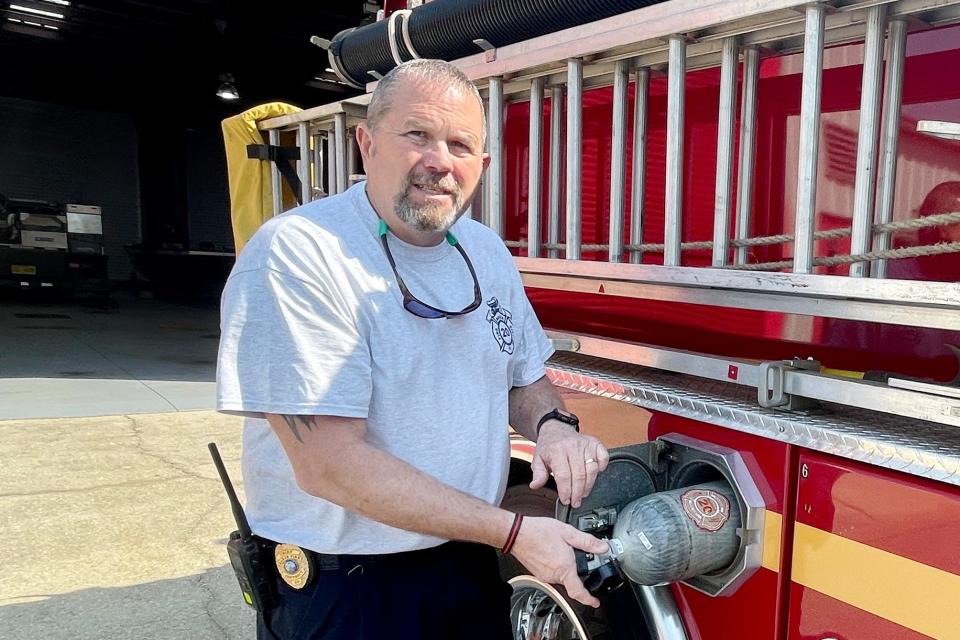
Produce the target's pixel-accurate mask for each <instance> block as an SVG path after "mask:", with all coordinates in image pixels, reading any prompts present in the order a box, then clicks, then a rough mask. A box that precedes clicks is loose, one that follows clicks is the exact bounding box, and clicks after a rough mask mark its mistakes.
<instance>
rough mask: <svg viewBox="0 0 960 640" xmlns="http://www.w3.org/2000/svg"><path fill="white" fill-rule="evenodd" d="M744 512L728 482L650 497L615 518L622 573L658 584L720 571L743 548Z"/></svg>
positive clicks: (613, 541) (640, 581)
mask: <svg viewBox="0 0 960 640" xmlns="http://www.w3.org/2000/svg"><path fill="white" fill-rule="evenodd" d="M739 528H740V508H739V504H738V502H737V499H736V496H735V495H734V491H733V489H732V488H731V486H730V485H729V484H728V483H727V482H724V481H717V482H710V483H706V484H700V485H694V486H690V487H683V488H681V489H674V490H672V491H662V492H659V493H651V494H649V495H647V496H644V497H642V498H639V499H638V500H634V501H633V502H631V503H630V504H628V505H627V506H626V507H625V508H624V509H623V510H621V511H620V513H619V514H618V515H617V523H616V525H614V529H613V538H612V539H611V540H610V548H611V550H612V552H613V555H614V556H615V557H616V560H617V562H618V563H619V565H620V568H621V570H622V571H623V573H624V575H626V576H627V578H629V579H630V580H632V581H633V582H635V583H637V584H641V585H657V584H665V583H669V582H676V581H679V580H686V579H688V578H692V577H694V576H698V575H703V574H707V573H711V572H714V571H719V570H721V569H723V568H724V567H727V566H728V565H730V564H731V563H732V562H733V560H734V558H735V557H736V555H737V551H738V549H739V548H740V536H739V535H738V533H737V530H738V529H739Z"/></svg>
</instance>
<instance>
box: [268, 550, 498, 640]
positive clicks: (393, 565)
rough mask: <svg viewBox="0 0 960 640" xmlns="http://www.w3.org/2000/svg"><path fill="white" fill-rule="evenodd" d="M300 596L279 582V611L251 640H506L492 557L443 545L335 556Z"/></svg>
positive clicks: (487, 552) (490, 552) (493, 554)
mask: <svg viewBox="0 0 960 640" xmlns="http://www.w3.org/2000/svg"><path fill="white" fill-rule="evenodd" d="M316 564H317V563H314V572H315V573H314V577H313V579H312V580H311V581H310V583H309V584H308V585H307V586H306V587H305V588H304V589H301V590H299V591H298V590H296V589H292V588H291V587H289V586H287V584H286V583H284V582H283V581H282V580H280V578H279V576H278V577H277V580H276V581H277V590H278V594H279V605H278V606H277V607H276V608H275V609H273V610H272V611H270V612H268V613H267V615H265V616H264V615H259V616H258V617H257V638H258V640H275V639H276V640H510V638H512V635H511V631H510V619H509V618H510V593H511V590H510V587H509V585H507V584H506V583H504V582H503V581H502V580H501V578H500V570H499V566H498V562H497V554H496V552H495V551H494V550H493V549H492V548H491V547H487V546H484V545H477V544H468V543H463V542H448V543H446V544H443V545H441V546H439V547H435V548H432V549H424V550H422V551H411V552H407V553H399V554H390V555H382V556H373V557H372V558H371V557H367V556H339V557H338V565H339V566H338V568H337V569H328V570H324V571H317V568H318V567H317V566H316Z"/></svg>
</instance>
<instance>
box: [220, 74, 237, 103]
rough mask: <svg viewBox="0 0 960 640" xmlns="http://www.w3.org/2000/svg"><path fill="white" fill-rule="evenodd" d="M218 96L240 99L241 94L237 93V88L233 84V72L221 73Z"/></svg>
mask: <svg viewBox="0 0 960 640" xmlns="http://www.w3.org/2000/svg"><path fill="white" fill-rule="evenodd" d="M217 97H218V98H220V99H221V100H228V101H231V102H232V101H233V100H239V99H240V94H239V93H237V88H236V87H235V86H234V85H233V74H230V73H221V74H220V88H219V89H217Z"/></svg>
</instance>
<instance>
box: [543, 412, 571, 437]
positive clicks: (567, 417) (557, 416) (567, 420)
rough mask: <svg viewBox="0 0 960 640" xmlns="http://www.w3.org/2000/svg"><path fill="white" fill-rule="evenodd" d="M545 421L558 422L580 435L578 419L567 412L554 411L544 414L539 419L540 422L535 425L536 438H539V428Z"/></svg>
mask: <svg viewBox="0 0 960 640" xmlns="http://www.w3.org/2000/svg"><path fill="white" fill-rule="evenodd" d="M547 420H559V421H560V422H562V423H564V424H568V425H570V426H571V427H573V430H574V431H576V432H577V433H580V418H578V417H577V416H576V415H574V414H572V413H570V412H569V411H563V410H562V409H554V410H553V411H550V412H549V413H546V414H544V416H543V417H542V418H540V422H538V423H537V437H540V427H542V426H543V423H545V422H546V421H547Z"/></svg>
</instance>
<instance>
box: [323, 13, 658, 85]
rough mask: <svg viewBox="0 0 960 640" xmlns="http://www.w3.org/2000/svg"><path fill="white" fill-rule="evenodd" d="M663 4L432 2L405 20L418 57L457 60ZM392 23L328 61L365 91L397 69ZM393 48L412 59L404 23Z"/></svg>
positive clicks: (337, 49)
mask: <svg viewBox="0 0 960 640" xmlns="http://www.w3.org/2000/svg"><path fill="white" fill-rule="evenodd" d="M660 2H664V0H434V2H430V3H427V4H425V5H422V6H420V7H417V8H416V9H414V10H413V11H412V12H411V13H410V15H409V16H408V17H406V18H405V19H406V20H407V21H408V22H407V25H406V28H407V31H408V33H409V36H410V43H411V44H412V45H413V48H414V49H415V50H416V53H417V56H418V57H420V58H440V59H442V60H456V59H457V58H463V57H465V56H469V55H472V54H475V53H479V52H480V48H479V47H478V45H477V44H475V43H474V40H478V39H482V40H486V41H487V42H489V43H490V44H492V45H493V46H494V47H503V46H505V45H508V44H513V43H514V42H520V41H522V40H528V39H530V38H535V37H537V36H541V35H543V34H545V33H552V32H554V31H561V30H563V29H568V28H570V27H574V26H576V25H579V24H584V23H587V22H592V21H594V20H600V19H603V18H608V17H610V16H614V15H617V14H620V13H624V12H626V11H632V10H634V9H640V8H642V7H646V6H649V5H653V4H659V3H660ZM388 20H389V19H387V20H381V21H380V22H375V23H372V24H368V25H365V26H363V27H359V28H357V29H348V30H346V31H341V32H340V33H338V34H337V35H336V36H335V37H334V38H333V41H332V42H331V44H330V56H331V58H332V62H333V63H334V64H333V67H334V68H335V69H338V70H339V71H340V73H341V75H342V76H344V78H343V79H344V80H346V81H348V82H352V83H353V84H355V85H357V86H363V85H365V84H366V83H367V82H370V81H372V80H375V79H376V78H377V75H376V74H379V75H383V74H385V73H387V72H388V71H390V69H392V68H393V67H395V66H396V64H397V63H396V61H395V60H394V56H393V54H392V53H391V50H390V42H389V39H388V36H389V29H388ZM395 42H396V46H397V48H398V51H399V54H400V58H401V60H409V59H411V58H413V57H414V56H413V55H412V53H411V52H410V51H409V50H408V48H407V47H406V46H405V44H404V41H403V38H402V37H401V29H400V20H397V21H396V39H395ZM371 72H373V73H371Z"/></svg>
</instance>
